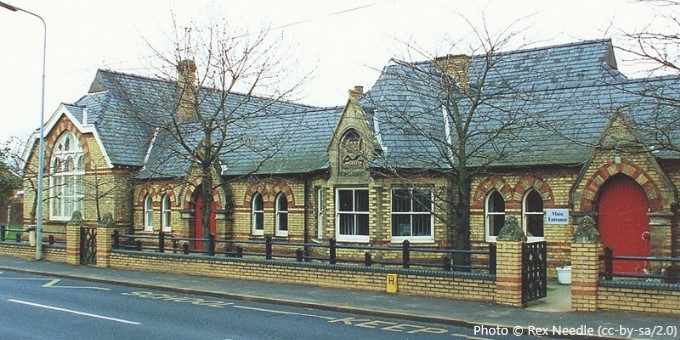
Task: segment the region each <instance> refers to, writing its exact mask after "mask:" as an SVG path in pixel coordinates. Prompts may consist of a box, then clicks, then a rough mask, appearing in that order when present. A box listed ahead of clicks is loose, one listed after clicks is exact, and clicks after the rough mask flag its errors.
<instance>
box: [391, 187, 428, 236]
mask: <svg viewBox="0 0 680 340" xmlns="http://www.w3.org/2000/svg"><path fill="white" fill-rule="evenodd" d="M431 210H432V190H430V189H393V190H392V241H396V242H399V241H403V240H405V239H411V240H421V241H432V240H433V236H432V214H431V213H430V211H431Z"/></svg>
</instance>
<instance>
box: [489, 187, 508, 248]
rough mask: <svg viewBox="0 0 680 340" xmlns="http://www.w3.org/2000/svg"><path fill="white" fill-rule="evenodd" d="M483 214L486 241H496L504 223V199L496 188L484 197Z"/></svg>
mask: <svg viewBox="0 0 680 340" xmlns="http://www.w3.org/2000/svg"><path fill="white" fill-rule="evenodd" d="M485 215H486V216H485V220H486V232H487V234H486V236H487V241H496V237H497V236H498V233H499V232H500V231H501V228H503V224H504V223H505V199H503V195H501V193H500V192H498V191H497V190H494V191H492V192H491V193H490V194H489V195H488V196H487V197H486V207H485Z"/></svg>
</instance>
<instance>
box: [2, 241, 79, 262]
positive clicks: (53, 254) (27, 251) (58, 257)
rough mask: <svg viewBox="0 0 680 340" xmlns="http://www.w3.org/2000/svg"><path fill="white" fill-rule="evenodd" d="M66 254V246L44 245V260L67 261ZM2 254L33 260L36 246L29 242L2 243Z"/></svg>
mask: <svg viewBox="0 0 680 340" xmlns="http://www.w3.org/2000/svg"><path fill="white" fill-rule="evenodd" d="M65 255H66V250H65V249H64V248H56V247H50V246H45V245H44V246H43V260H45V261H50V262H60V263H65V262H66V259H65ZM0 256H10V257H18V258H21V259H26V260H32V259H35V247H31V246H29V245H28V244H27V243H21V244H11V243H0Z"/></svg>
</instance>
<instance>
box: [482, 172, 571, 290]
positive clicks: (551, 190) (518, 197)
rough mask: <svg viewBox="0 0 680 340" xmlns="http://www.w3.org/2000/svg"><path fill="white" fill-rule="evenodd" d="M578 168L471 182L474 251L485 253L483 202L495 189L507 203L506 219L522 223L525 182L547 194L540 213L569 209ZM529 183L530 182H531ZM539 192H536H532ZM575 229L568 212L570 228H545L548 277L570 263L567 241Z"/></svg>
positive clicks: (551, 226)
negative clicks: (515, 219)
mask: <svg viewBox="0 0 680 340" xmlns="http://www.w3.org/2000/svg"><path fill="white" fill-rule="evenodd" d="M578 170H579V169H578V168H573V169H550V168H548V169H540V170H537V171H535V172H531V173H526V172H519V173H508V174H505V175H503V176H493V175H484V176H477V177H475V178H474V180H473V183H472V195H471V202H470V204H471V207H472V208H471V210H470V240H471V243H472V246H473V248H479V249H487V248H488V243H487V242H486V239H485V237H486V229H485V228H486V226H485V221H484V212H485V211H484V202H485V199H486V195H487V194H488V193H489V191H490V190H492V189H496V190H499V191H501V192H502V193H503V195H504V196H505V199H506V202H505V203H506V212H505V216H506V218H507V217H509V216H515V217H517V219H518V221H520V223H521V221H522V199H523V193H524V192H526V191H525V190H524V187H525V186H526V185H527V184H526V182H527V181H528V179H531V178H533V179H535V180H536V182H535V183H537V184H536V186H539V185H541V183H544V184H543V185H547V188H548V192H547V193H546V194H543V193H541V194H542V196H543V209H550V208H557V209H569V208H570V205H569V199H570V198H569V192H570V190H571V185H572V184H573V183H574V180H575V178H576V177H577V176H578ZM530 182H531V181H530ZM535 189H537V190H538V188H535ZM576 227H577V225H576V223H575V222H574V218H573V211H572V210H570V211H569V224H568V225H556V224H544V225H543V232H544V239H545V241H546V242H547V244H548V266H549V276H551V277H555V275H556V274H555V273H556V272H555V267H556V266H557V265H559V264H561V263H565V262H568V261H569V260H570V254H569V252H570V241H571V238H572V236H573V233H574V231H575V229H576Z"/></svg>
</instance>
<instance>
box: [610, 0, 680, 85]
mask: <svg viewBox="0 0 680 340" xmlns="http://www.w3.org/2000/svg"><path fill="white" fill-rule="evenodd" d="M635 2H639V3H641V4H645V5H649V6H651V7H652V10H653V11H654V20H653V22H650V23H649V24H648V25H646V26H645V27H642V28H640V29H639V30H637V31H635V32H627V31H624V30H619V35H620V37H621V41H622V44H621V45H620V46H617V48H618V49H619V50H621V51H624V52H626V54H627V55H629V56H631V57H630V60H628V61H632V62H636V63H638V64H641V66H642V67H643V68H645V69H646V71H648V72H649V73H650V74H658V73H662V74H664V73H676V74H677V73H678V72H680V33H678V32H680V19H679V18H678V14H680V1H678V0H635Z"/></svg>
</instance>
